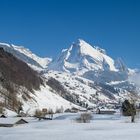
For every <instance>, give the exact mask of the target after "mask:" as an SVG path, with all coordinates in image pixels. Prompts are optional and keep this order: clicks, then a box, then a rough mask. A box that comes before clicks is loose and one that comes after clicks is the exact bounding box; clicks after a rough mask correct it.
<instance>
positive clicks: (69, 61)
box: [49, 39, 118, 73]
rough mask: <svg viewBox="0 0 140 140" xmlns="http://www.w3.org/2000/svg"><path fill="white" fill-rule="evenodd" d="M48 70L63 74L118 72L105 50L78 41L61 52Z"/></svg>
mask: <svg viewBox="0 0 140 140" xmlns="http://www.w3.org/2000/svg"><path fill="white" fill-rule="evenodd" d="M49 69H51V70H58V71H65V72H70V73H71V72H85V71H89V70H110V71H118V69H116V67H115V62H114V60H113V59H112V58H110V57H109V56H108V55H106V52H105V50H103V49H100V48H99V47H92V46H91V45H89V44H88V43H86V42H85V41H83V40H81V39H79V40H78V42H76V43H73V44H72V45H71V47H70V48H69V49H65V50H62V53H61V54H60V56H58V58H57V59H56V60H54V61H53V62H52V63H50V65H49Z"/></svg>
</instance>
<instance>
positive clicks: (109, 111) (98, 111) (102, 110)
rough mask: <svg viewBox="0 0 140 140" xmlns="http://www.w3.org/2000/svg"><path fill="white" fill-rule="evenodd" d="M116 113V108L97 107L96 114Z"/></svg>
mask: <svg viewBox="0 0 140 140" xmlns="http://www.w3.org/2000/svg"><path fill="white" fill-rule="evenodd" d="M114 113H116V111H115V110H113V109H99V108H98V109H97V110H96V114H107V115H113V114H114Z"/></svg>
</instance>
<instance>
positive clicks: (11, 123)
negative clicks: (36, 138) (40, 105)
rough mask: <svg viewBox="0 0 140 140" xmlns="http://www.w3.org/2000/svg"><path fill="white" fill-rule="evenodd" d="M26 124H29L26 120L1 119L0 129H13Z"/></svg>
mask: <svg viewBox="0 0 140 140" xmlns="http://www.w3.org/2000/svg"><path fill="white" fill-rule="evenodd" d="M26 123H28V122H27V121H26V120H24V119H19V118H0V127H13V126H16V125H20V124H26Z"/></svg>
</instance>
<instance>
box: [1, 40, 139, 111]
mask: <svg viewBox="0 0 140 140" xmlns="http://www.w3.org/2000/svg"><path fill="white" fill-rule="evenodd" d="M137 72H138V70H134V69H130V68H128V67H127V66H126V65H125V64H124V62H123V61H122V59H121V58H119V59H117V60H113V59H112V58H111V57H109V56H108V55H107V53H106V51H105V50H104V49H101V48H100V47H97V46H91V45H90V44H88V43H87V42H85V41H84V40H81V39H79V40H77V41H76V42H75V43H73V44H72V45H71V46H70V47H69V48H68V49H64V50H62V52H61V53H60V55H58V56H57V57H56V58H55V59H51V58H47V57H46V58H41V57H39V56H37V55H35V54H33V53H32V52H31V51H30V50H29V49H26V48H24V47H21V46H15V45H11V44H6V43H0V103H1V104H2V105H4V106H5V107H6V108H7V110H13V111H15V112H17V109H18V106H19V105H21V104H22V108H23V111H24V112H28V113H29V114H33V113H34V111H35V110H36V109H43V108H47V109H52V110H53V111H55V110H57V109H62V108H63V110H66V109H70V108H72V107H75V108H91V107H98V106H106V107H107V106H109V105H112V104H113V105H114V104H115V105H119V103H121V101H123V100H124V99H126V98H132V97H133V98H137V99H139V91H140V89H139V88H138V87H137V86H136V85H135V84H134V83H133V82H131V81H130V80H129V77H131V76H133V75H135V74H136V73H137Z"/></svg>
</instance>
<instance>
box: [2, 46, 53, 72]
mask: <svg viewBox="0 0 140 140" xmlns="http://www.w3.org/2000/svg"><path fill="white" fill-rule="evenodd" d="M0 47H2V48H3V49H4V50H5V51H7V52H9V53H11V54H13V55H14V56H15V57H17V58H18V59H20V60H22V61H24V62H25V63H27V64H28V65H29V66H31V67H32V68H33V69H34V70H38V71H40V70H42V69H44V68H47V66H48V64H49V63H50V62H51V59H50V58H47V57H46V58H41V57H39V56H37V55H35V54H33V53H32V52H31V51H30V50H29V49H26V48H24V47H22V46H15V45H12V44H6V43H0Z"/></svg>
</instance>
